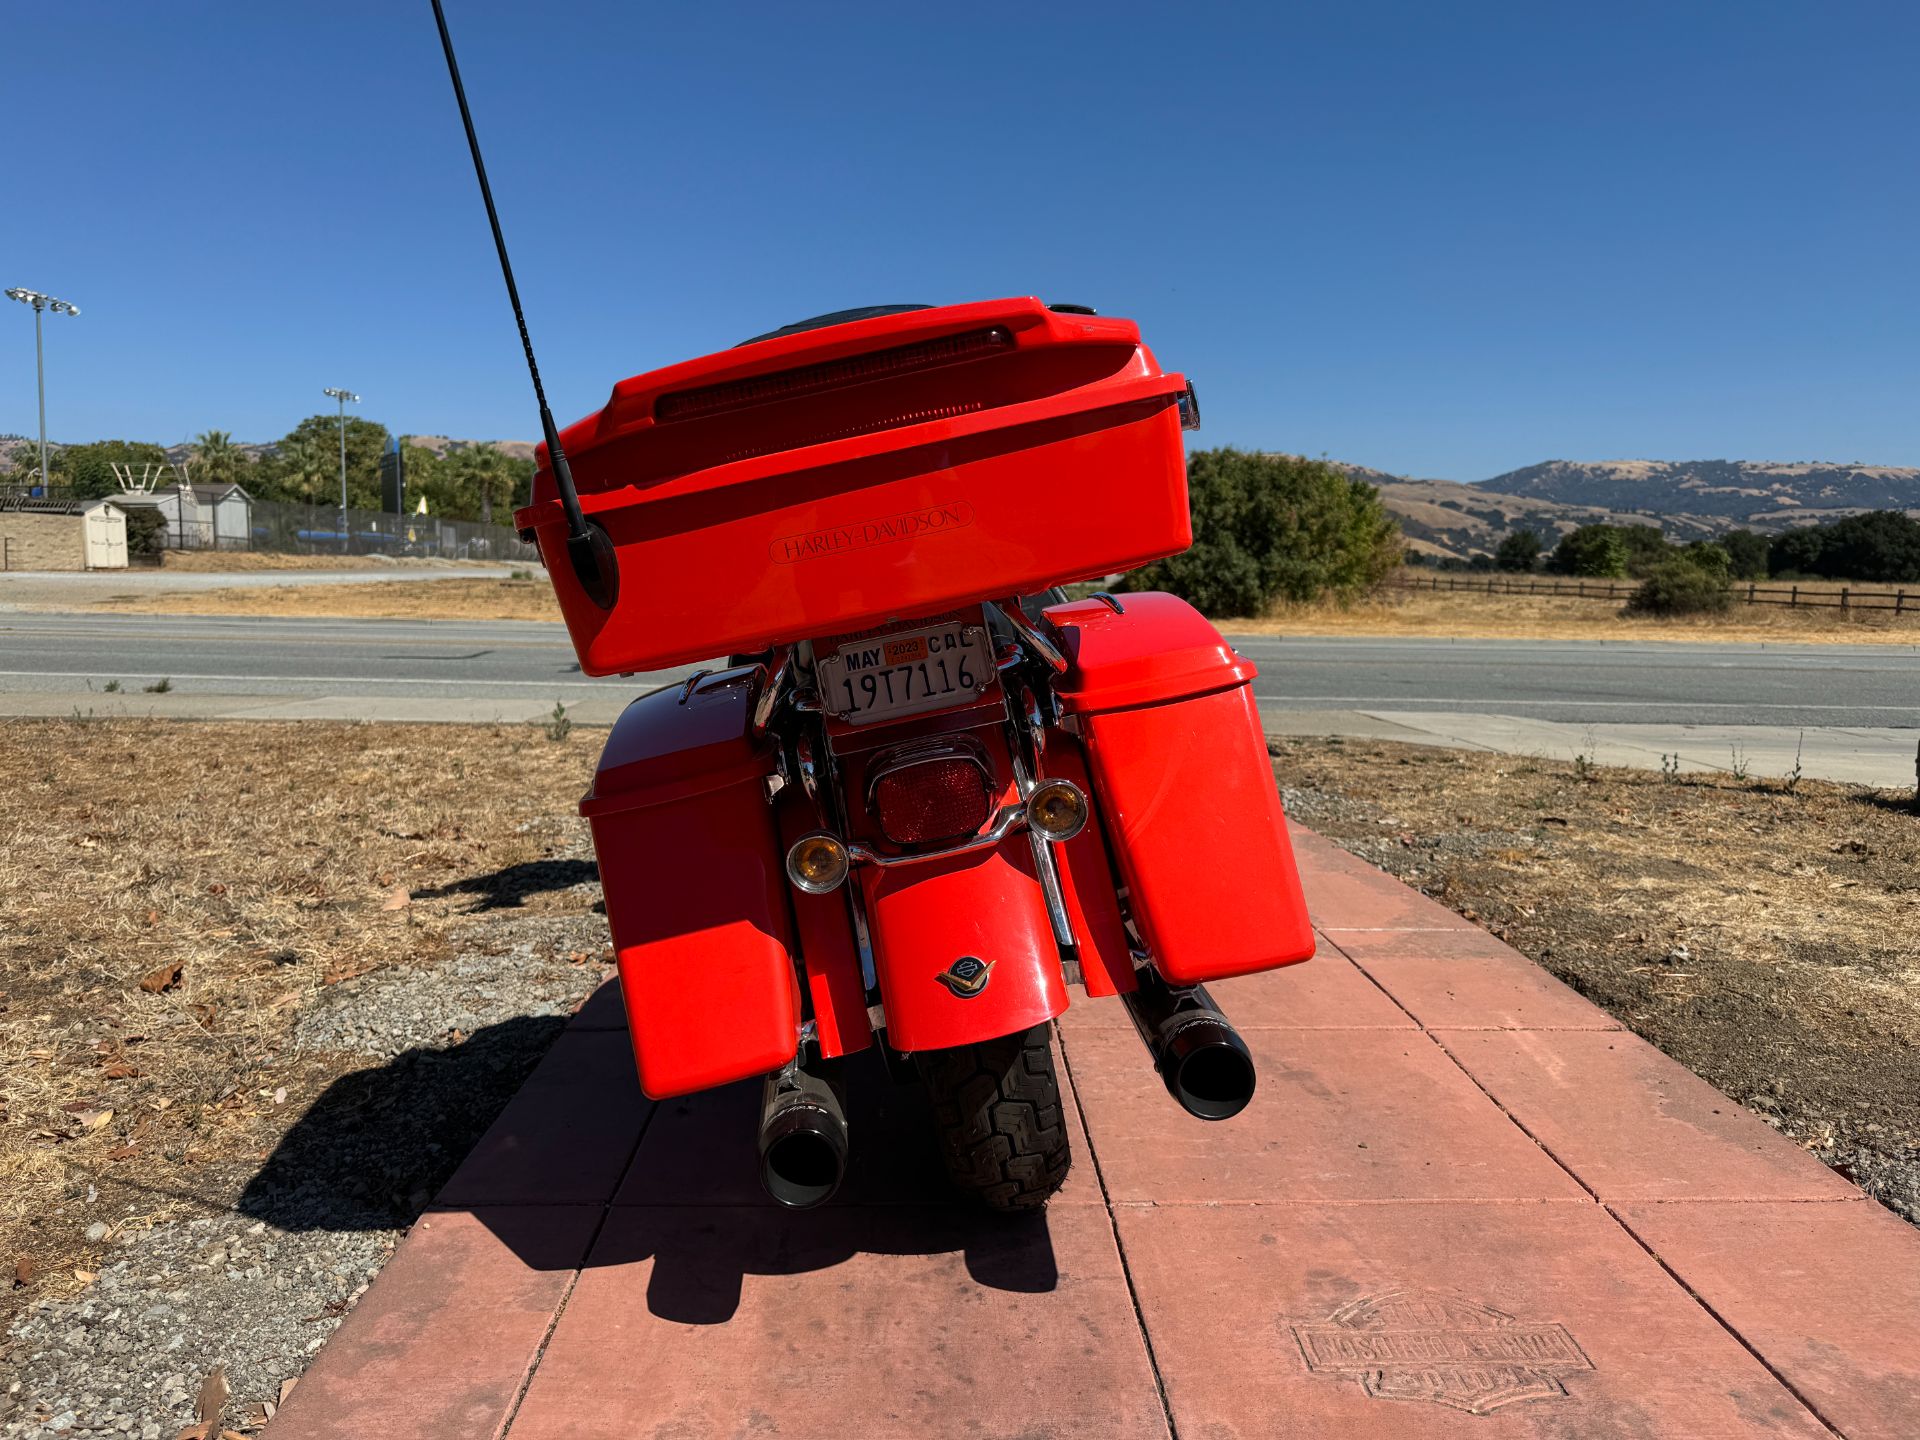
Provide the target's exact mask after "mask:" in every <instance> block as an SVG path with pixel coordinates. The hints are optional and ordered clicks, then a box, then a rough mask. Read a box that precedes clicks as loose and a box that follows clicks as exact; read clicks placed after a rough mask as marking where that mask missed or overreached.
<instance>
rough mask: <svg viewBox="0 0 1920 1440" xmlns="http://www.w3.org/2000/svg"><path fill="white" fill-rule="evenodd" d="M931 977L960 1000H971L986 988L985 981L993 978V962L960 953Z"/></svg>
mask: <svg viewBox="0 0 1920 1440" xmlns="http://www.w3.org/2000/svg"><path fill="white" fill-rule="evenodd" d="M933 978H934V979H936V980H938V981H939V982H940V983H941V984H942V985H944V986H946V987H947V989H949V990H951V991H952V992H953V993H954V994H956V995H958V996H959V997H960V998H961V999H962V1000H971V999H973V997H974V996H976V995H978V994H979V993H980V992H981V991H982V990H984V989H986V988H987V981H989V980H991V979H992V978H993V962H992V961H991V960H978V959H975V958H974V957H973V956H971V955H962V956H961V957H960V958H959V959H958V960H956V961H954V962H953V964H951V965H949V966H948V967H947V968H946V969H944V970H942V971H941V972H940V973H939V974H938V975H936V976H934V977H933Z"/></svg>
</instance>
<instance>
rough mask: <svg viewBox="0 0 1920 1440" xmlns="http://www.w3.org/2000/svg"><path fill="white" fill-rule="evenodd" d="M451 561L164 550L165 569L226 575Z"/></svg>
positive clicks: (421, 565)
mask: <svg viewBox="0 0 1920 1440" xmlns="http://www.w3.org/2000/svg"><path fill="white" fill-rule="evenodd" d="M445 563H449V562H445V561H436V560H392V559H387V558H385V557H378V558H376V557H375V556H372V555H276V554H270V553H268V552H266V551H255V550H163V551H161V552H160V568H161V569H162V570H180V571H186V572H189V573H192V574H225V573H229V572H234V571H249V572H251V571H259V570H403V571H404V570H409V569H426V568H429V567H431V566H434V565H438V564H445Z"/></svg>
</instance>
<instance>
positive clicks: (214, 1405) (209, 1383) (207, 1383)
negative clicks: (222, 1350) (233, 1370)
mask: <svg viewBox="0 0 1920 1440" xmlns="http://www.w3.org/2000/svg"><path fill="white" fill-rule="evenodd" d="M232 1393H233V1390H232V1387H230V1386H229V1385H228V1384H227V1367H226V1366H224V1365H216V1366H214V1367H213V1369H212V1370H211V1371H209V1372H208V1374H207V1378H206V1379H205V1380H202V1381H201V1382H200V1393H199V1394H198V1395H196V1396H195V1397H194V1401H193V1418H194V1419H196V1420H198V1421H199V1422H200V1423H201V1424H202V1425H205V1426H206V1427H207V1428H208V1429H209V1430H211V1429H212V1428H213V1427H214V1426H215V1425H218V1424H219V1423H220V1412H221V1411H222V1410H224V1409H226V1408H227V1397H228V1396H229V1395H231V1394H232Z"/></svg>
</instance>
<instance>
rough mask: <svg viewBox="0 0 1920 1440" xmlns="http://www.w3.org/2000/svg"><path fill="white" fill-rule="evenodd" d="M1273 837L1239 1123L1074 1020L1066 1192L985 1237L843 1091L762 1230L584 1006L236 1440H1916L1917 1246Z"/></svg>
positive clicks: (1674, 1081)
mask: <svg viewBox="0 0 1920 1440" xmlns="http://www.w3.org/2000/svg"><path fill="white" fill-rule="evenodd" d="M1299 845H1300V854H1301V862H1302V866H1303V870H1304V872H1305V875H1306V881H1307V893H1308V896H1309V899H1310V902H1311V906H1312V909H1313V912H1314V918H1315V921H1316V923H1317V924H1318V926H1319V927H1320V930H1321V933H1322V935H1323V937H1324V943H1323V946H1322V949H1321V953H1320V955H1319V957H1318V958H1316V959H1315V960H1313V961H1311V962H1309V963H1308V964H1306V965H1304V966H1298V967H1294V968H1293V969H1291V970H1287V971H1282V972H1279V973H1277V974H1270V975H1264V976H1255V977H1250V978H1248V979H1244V980H1237V981H1232V982H1229V983H1226V984H1223V985H1219V986H1217V987H1214V988H1215V995H1216V997H1217V998H1218V999H1219V1000H1220V1002H1221V1003H1222V1005H1223V1007H1224V1008H1225V1009H1226V1010H1227V1011H1228V1013H1229V1014H1231V1015H1232V1016H1233V1017H1234V1018H1235V1020H1236V1021H1237V1022H1238V1023H1239V1025H1240V1026H1241V1028H1242V1031H1243V1033H1244V1034H1245V1036H1246V1038H1247V1041H1248V1044H1249V1045H1250V1046H1251V1047H1252V1049H1253V1051H1254V1054H1255V1058H1256V1060H1257V1061H1258V1062H1259V1064H1260V1067H1261V1069H1260V1093H1259V1095H1258V1096H1257V1097H1256V1098H1255V1101H1254V1103H1253V1105H1252V1106H1251V1107H1250V1108H1249V1109H1248V1110H1247V1111H1246V1112H1245V1113H1244V1114H1243V1115H1241V1116H1239V1117H1237V1118H1236V1119H1234V1120H1232V1121H1229V1122H1226V1123H1224V1124H1220V1125H1206V1124H1203V1123H1201V1122H1199V1121H1195V1120H1192V1119H1189V1118H1188V1117H1187V1116H1185V1115H1184V1114H1182V1113H1181V1112H1179V1111H1178V1110H1177V1109H1176V1108H1175V1107H1174V1105H1173V1103H1172V1102H1171V1101H1170V1100H1168V1099H1167V1097H1166V1095H1165V1093H1164V1091H1162V1090H1161V1089H1160V1087H1159V1085H1158V1083H1157V1081H1156V1079H1155V1077H1154V1075H1153V1072H1152V1069H1151V1066H1150V1065H1149V1063H1148V1061H1147V1059H1146V1056H1145V1054H1144V1052H1143V1050H1142V1048H1141V1046H1140V1044H1139V1042H1138V1041H1137V1040H1136V1039H1135V1038H1134V1036H1133V1034H1132V1031H1131V1029H1130V1028H1129V1026H1128V1023H1127V1020H1126V1017H1125V1014H1124V1012H1123V1011H1122V1010H1121V1008H1120V1007H1119V1005H1118V1004H1117V1002H1112V1001H1105V1002H1091V1003H1089V1002H1082V1003H1080V1004H1078V1005H1076V1006H1075V1008H1074V1009H1072V1010H1071V1011H1069V1012H1068V1014H1067V1015H1066V1016H1065V1017H1063V1018H1062V1021H1061V1023H1060V1027H1059V1034H1060V1038H1059V1048H1060V1052H1061V1058H1062V1061H1063V1071H1062V1074H1063V1079H1065V1080H1068V1081H1069V1082H1070V1088H1071V1090H1072V1093H1073V1096H1074V1097H1075V1101H1076V1109H1075V1113H1076V1117H1077V1128H1076V1133H1075V1135H1074V1146H1075V1165H1074V1170H1073V1174H1072V1176H1071V1177H1070V1178H1069V1180H1068V1182H1067V1186H1066V1189H1065V1190H1064V1191H1063V1192H1062V1194H1061V1195H1060V1196H1059V1197H1058V1198H1057V1199H1056V1200H1055V1202H1054V1204H1053V1205H1052V1207H1051V1208H1050V1209H1049V1210H1048V1211H1047V1213H1046V1214H1045V1216H1044V1217H1036V1218H1034V1219H1031V1220H1028V1221H1024V1222H1009V1221H1006V1220H1003V1219H998V1218H994V1217H990V1216H987V1215H984V1214H980V1213H977V1212H975V1211H973V1210H971V1209H968V1208H966V1207H963V1206H960V1205H957V1204H955V1203H954V1201H953V1197H952V1196H951V1194H950V1192H948V1191H946V1190H945V1188H944V1187H943V1185H942V1184H941V1182H940V1179H939V1177H938V1173H937V1171H938V1166H937V1163H936V1161H935V1157H934V1154H933V1150H932V1144H931V1131H930V1127H929V1125H928V1123H927V1119H926V1116H925V1114H924V1102H923V1101H922V1100H921V1098H920V1096H919V1093H918V1092H917V1091H915V1090H911V1089H894V1088H892V1087H891V1086H889V1085H888V1084H887V1083H886V1082H885V1079H884V1075H883V1074H882V1073H880V1071H879V1067H878V1066H877V1065H873V1064H869V1065H867V1066H865V1067H864V1073H861V1074H859V1075H857V1076H856V1077H854V1081H853V1093H852V1096H851V1097H850V1098H851V1105H850V1109H851V1111H852V1114H851V1115H850V1122H851V1125H852V1127H853V1143H854V1162H853V1167H852V1171H851V1173H850V1175H849V1179H848V1182H847V1185H846V1187H845V1188H844V1189H843V1190H842V1192H841V1194H840V1196H838V1197H837V1198H836V1199H835V1200H834V1201H833V1202H832V1203H831V1204H829V1205H828V1206H826V1207H823V1208H822V1209H820V1210H817V1211H812V1212H806V1213H800V1214H795V1213H791V1212H785V1211H780V1210H778V1209H776V1208H774V1207H773V1206H772V1205H771V1204H770V1203H769V1202H767V1201H765V1200H764V1199H763V1198H762V1197H761V1195H760V1193H759V1190H758V1186H757V1185H756V1183H755V1181H754V1176H753V1169H754V1157H753V1141H752V1126H753V1112H754V1108H755V1105H756V1103H757V1086H754V1085H745V1086H734V1087H730V1088H728V1089H725V1090H721V1091H716V1092H709V1093H706V1094H702V1095H698V1096H693V1097H690V1098H688V1099H685V1100H677V1101H670V1102H666V1103H662V1104H658V1105H653V1104H649V1103H647V1102H646V1101H644V1100H643V1099H642V1098H641V1097H640V1095H639V1093H638V1090H637V1088H636V1086H635V1083H634V1080H633V1072H632V1066H631V1063H630V1059H629V1057H628V1054H627V1048H626V1044H627V1042H626V1037H625V1035H624V1033H623V1032H622V1031H621V1029H620V1028H619V1026H620V1024H621V1020H620V1012H619V1008H618V1005H617V1003H616V1002H615V1000H614V998H613V997H612V996H611V995H610V994H608V993H606V992H602V994H600V995H598V996H596V997H595V998H594V999H593V1000H592V1001H590V1002H589V1003H588V1005H587V1006H586V1008H585V1009H584V1010H583V1011H582V1013H581V1015H580V1016H579V1017H577V1018H576V1020H575V1021H574V1023H573V1025H572V1026H571V1027H570V1028H569V1030H568V1031H567V1032H566V1033H565V1034H563V1035H562V1037H561V1039H560V1041H559V1043H558V1044H557V1045H556V1046H555V1047H554V1049H553V1051H552V1052H551V1053H550V1054H549V1056H548V1057H547V1059H546V1060H545V1061H544V1062H543V1063H542V1064H541V1066H540V1068H539V1069H538V1070H537V1071H536V1072H535V1074H534V1076H533V1078H532V1079H531V1081H530V1082H529V1083H528V1085H527V1086H526V1088H525V1089H524V1090H523V1091H522V1092H521V1094H520V1095H519V1096H518V1097H517V1098H516V1099H515V1101H514V1102H513V1104H512V1105H511V1106H509V1108H508V1109H507V1110H506V1111H505V1112H504V1113H503V1114H502V1115H501V1117H500V1119H499V1121H498V1122H497V1123H496V1124H495V1126H494V1127H493V1129H492V1130H491V1131H490V1132H489V1133H488V1135H487V1136H486V1137H485V1138H484V1139H483V1140H482V1141H481V1143H480V1145H479V1146H478V1147H477V1148H476V1150H475V1151H474V1153H473V1154H472V1155H471V1156H470V1157H469V1158H468V1160H467V1161H466V1163H465V1164H464V1165H463V1166H462V1168H461V1169H460V1171H459V1172H458V1173H457V1174H456V1175H455V1176H454V1178H453V1179H452V1181H451V1182H449V1184H448V1186H447V1188H446V1190H445V1191H444V1192H443V1193H442V1194H441V1196H440V1197H439V1199H438V1201H437V1202H436V1205H435V1207H434V1208H433V1209H432V1210H431V1211H429V1212H428V1214H427V1215H426V1216H424V1217H423V1218H422V1219H421V1221H420V1222H419V1224H418V1225H416V1227H415V1228H414V1231H413V1233H412V1234H411V1235H410V1236H409V1238H408V1239H407V1241H406V1242H405V1244H404V1245H403V1246H402V1247H401V1249H400V1251H399V1253H398V1255H397V1256H396V1257H395V1259H394V1260H393V1262H392V1263H391V1264H390V1265H389V1267H388V1268H387V1270H386V1271H385V1272H384V1273H383V1274H382V1275H381V1277H380V1278H379V1280H378V1281H377V1283H376V1284H375V1285H374V1287H373V1288H372V1290H370V1291H369V1292H368V1294H367V1295H366V1296H365V1298H364V1299H363V1300H362V1301H361V1302H360V1305H359V1307H358V1309H357V1310H356V1311H355V1312H354V1313H353V1315H352V1316H350V1317H349V1319H348V1320H347V1322H346V1324H345V1325H344V1326H342V1328H341V1329H340V1331H339V1333H338V1334H337V1335H336V1336H335V1338H334V1339H333V1340H332V1342H331V1343H330V1344H329V1345H328V1346H327V1347H326V1348H325V1349H324V1350H323V1351H322V1352H321V1354H320V1356H319V1358H318V1359H317V1360H316V1361H315V1363H314V1365H313V1367H312V1368H311V1369H310V1370H309V1372H308V1373H307V1375H306V1377H305V1378H304V1379H303V1380H302V1381H301V1382H300V1384H299V1387H298V1388H297V1389H296V1390H295V1391H294V1393H293V1395H292V1397H291V1398H290V1399H289V1401H288V1403H287V1405H286V1406H285V1408H284V1409H283V1410H282V1411H281V1412H280V1414H279V1416H278V1417H277V1418H276V1419H275V1420H274V1421H273V1423H272V1424H271V1425H270V1426H269V1428H268V1430H267V1432H266V1433H267V1435H268V1437H269V1440H319V1437H337V1436H343V1435H373V1434H379V1435H406V1436H408V1437H409V1440H433V1437H448V1440H476V1437H488V1436H491V1437H503V1436H508V1435H511V1436H512V1437H513V1440H551V1437H562V1436H565V1437H603V1436H604V1437H627V1436H642V1435H645V1436H673V1437H676V1440H703V1437H707V1436H715V1437H721V1436H728V1437H731V1436H739V1435H769V1436H771V1435H779V1436H782V1437H789V1440H796V1437H798V1440H804V1437H814V1436H818V1437H823V1440H825V1437H834V1440H839V1437H843V1436H845V1435H846V1434H848V1433H850V1432H851V1433H855V1434H859V1435H861V1436H865V1437H874V1440H892V1437H915V1440H927V1437H942V1436H949V1435H967V1436H983V1437H999V1436H1005V1437H1014V1436H1021V1437H1036V1436H1049V1437H1074V1440H1078V1437H1135V1436H1138V1437H1165V1436H1169V1435H1177V1436H1182V1437H1192V1440H1199V1437H1208V1440H1212V1437H1233V1436H1239V1437H1267V1436H1277V1435H1301V1436H1345V1435H1359V1434H1366V1435H1384V1436H1408V1437H1413V1436H1420V1437H1426V1436H1453V1435H1472V1436H1497V1437H1508V1436H1555V1437H1561V1436H1596V1437H1598V1436H1638V1437H1646V1436H1675V1437H1687V1440H1698V1437H1707V1436H1745V1435H1752V1434H1758V1433H1764V1434H1768V1435H1776V1436H1825V1435H1833V1434H1840V1435H1846V1436H1851V1437H1860V1440H1864V1437H1869V1436H1884V1437H1900V1440H1906V1437H1911V1436H1913V1435H1916V1434H1920V1315H1916V1310H1915V1304H1914V1298H1915V1296H1916V1295H1920V1232H1917V1231H1915V1230H1914V1229H1913V1228H1911V1227H1909V1226H1907V1225H1905V1224H1904V1223H1903V1222H1901V1221H1899V1220H1897V1219H1896V1218H1895V1217H1894V1216H1892V1215H1891V1214H1890V1213H1889V1212H1887V1211H1885V1210H1883V1209H1882V1208H1881V1207H1880V1206H1879V1205H1877V1204H1876V1203H1874V1202H1873V1201H1871V1200H1868V1199H1867V1198H1866V1197H1864V1196H1863V1195H1862V1194H1861V1193H1860V1192H1859V1191H1858V1190H1856V1189H1855V1188H1854V1187H1853V1186H1851V1185H1850V1184H1848V1183H1847V1182H1846V1181H1844V1180H1842V1179H1840V1178H1839V1177H1838V1176H1836V1175H1834V1174H1833V1173H1832V1172H1830V1171H1828V1170H1827V1169H1825V1168H1824V1167H1823V1166H1821V1165H1819V1164H1818V1163H1817V1162H1815V1161H1814V1160H1812V1159H1811V1158H1810V1157H1808V1156H1807V1155H1806V1154H1804V1153H1803V1152H1802V1151H1801V1150H1800V1149H1799V1148H1798V1147H1796V1146H1795V1145H1793V1144H1791V1143H1790V1142H1788V1141H1786V1140H1784V1139H1782V1138H1781V1137H1780V1136H1778V1135H1777V1134H1775V1133H1774V1131H1772V1130H1771V1129H1770V1128H1768V1127H1767V1126H1766V1125H1765V1124H1764V1123H1763V1122H1762V1121H1761V1120H1760V1119H1759V1118H1758V1117H1756V1116H1754V1115H1752V1114H1750V1113H1749V1112H1747V1111H1745V1110H1742V1109H1741V1108H1739V1107H1738V1106H1736V1105H1735V1104H1733V1102H1731V1101H1730V1100H1728V1099H1726V1098H1725V1097H1724V1096H1722V1095H1720V1094H1719V1093H1718V1092H1717V1091H1715V1090H1713V1089H1712V1088H1711V1087H1709V1086H1708V1085H1706V1084H1705V1083H1704V1082H1703V1081H1701V1080H1699V1079H1697V1078H1696V1077H1694V1076H1693V1075H1692V1074H1691V1073H1689V1072H1688V1071H1686V1070H1684V1069H1683V1068H1681V1067H1680V1066H1679V1065H1677V1064H1675V1063H1673V1062H1672V1061H1669V1060H1667V1059H1666V1058H1665V1057H1664V1056H1662V1055H1660V1054H1659V1053H1658V1052H1657V1051H1655V1050H1653V1049H1651V1048H1650V1047H1649V1046H1647V1045H1646V1044H1644V1043H1643V1042H1641V1041H1640V1040H1638V1039H1637V1038H1635V1037H1634V1036H1632V1035H1631V1034H1629V1033H1627V1032H1625V1031H1622V1030H1620V1029H1619V1028H1617V1027H1616V1026H1615V1024H1614V1022H1613V1021H1612V1020H1611V1019H1610V1018H1609V1017H1608V1016H1607V1015H1605V1014H1604V1013H1603V1012H1601V1011H1599V1010H1597V1009H1595V1008H1593V1007H1592V1006H1590V1005H1589V1004H1587V1003H1586V1002H1585V1001H1584V1000H1581V999H1580V998H1579V997H1578V996H1576V995H1575V994H1573V993H1572V992H1571V991H1569V990H1567V989H1566V988H1565V987H1563V986H1561V985H1560V984H1559V983H1558V982H1556V981H1554V980H1553V979H1551V978H1550V977H1549V976H1547V975H1546V974H1545V973H1544V972H1543V971H1541V970H1539V969H1538V968H1537V967H1536V966H1534V965H1533V964H1532V963H1531V962H1529V961H1528V960H1526V959H1525V958H1524V957H1522V956H1520V955H1518V954H1516V953H1515V952H1513V951H1511V950H1509V949H1507V948H1506V947H1505V946H1503V945H1501V944H1499V943H1498V942H1496V941H1495V940H1493V939H1492V938H1491V937H1490V936H1488V935H1486V934H1485V933H1484V932H1482V931H1480V930H1477V929H1475V928H1473V927H1472V926H1470V925H1468V924H1467V922H1465V921H1463V920H1461V919H1460V918H1459V917H1458V916H1456V915H1454V914H1453V913H1452V912H1451V911H1449V910H1445V909H1443V908H1441V907H1440V906H1438V905H1436V904H1434V903H1433V902H1431V901H1428V900H1427V899H1425V898H1424V897H1422V896H1419V895H1417V894H1415V893H1414V892H1413V891H1411V890H1409V889H1407V888H1406V887H1404V886H1402V885H1401V884H1399V883H1398V882H1397V881H1395V880H1393V879H1391V878H1390V877H1388V876H1386V875H1384V874H1381V873H1380V872H1378V871H1376V870H1373V869H1372V868H1370V867H1368V866H1366V865H1364V864H1362V863H1361V862H1360V861H1358V860H1356V859H1354V858H1353V857H1351V856H1349V855H1347V854H1346V853H1345V852H1344V851H1341V850H1339V849H1337V848H1336V847H1334V846H1332V845H1331V844H1328V843H1327V842H1325V841H1322V840H1320V839H1318V837H1315V836H1312V835H1311V834H1308V833H1306V832H1300V835H1299ZM865 1058H866V1059H868V1060H871V1059H872V1057H871V1056H868V1057H865Z"/></svg>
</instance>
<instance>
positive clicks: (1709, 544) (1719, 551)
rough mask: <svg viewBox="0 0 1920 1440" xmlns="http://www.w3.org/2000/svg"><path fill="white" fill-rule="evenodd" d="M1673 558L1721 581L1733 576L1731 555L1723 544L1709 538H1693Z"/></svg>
mask: <svg viewBox="0 0 1920 1440" xmlns="http://www.w3.org/2000/svg"><path fill="white" fill-rule="evenodd" d="M1674 558H1675V559H1678V560H1684V561H1685V562H1686V563H1687V564H1689V565H1691V566H1693V567H1694V568H1695V569H1697V570H1702V571H1704V572H1706V573H1707V574H1709V575H1712V576H1714V577H1715V578H1716V579H1718V580H1720V581H1722V582H1723V583H1724V582H1725V581H1728V580H1731V579H1732V578H1733V557H1732V556H1731V555H1730V554H1728V553H1727V549H1726V547H1725V546H1724V545H1716V544H1714V543H1713V541H1711V540H1695V541H1694V542H1693V543H1691V544H1690V545H1687V546H1685V547H1684V548H1683V549H1682V550H1681V551H1680V553H1679V554H1678V555H1677V556H1675V557H1674ZM1662 563H1663V564H1665V563H1667V562H1662ZM1656 568H1658V567H1656Z"/></svg>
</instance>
